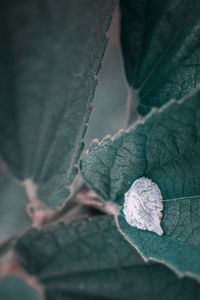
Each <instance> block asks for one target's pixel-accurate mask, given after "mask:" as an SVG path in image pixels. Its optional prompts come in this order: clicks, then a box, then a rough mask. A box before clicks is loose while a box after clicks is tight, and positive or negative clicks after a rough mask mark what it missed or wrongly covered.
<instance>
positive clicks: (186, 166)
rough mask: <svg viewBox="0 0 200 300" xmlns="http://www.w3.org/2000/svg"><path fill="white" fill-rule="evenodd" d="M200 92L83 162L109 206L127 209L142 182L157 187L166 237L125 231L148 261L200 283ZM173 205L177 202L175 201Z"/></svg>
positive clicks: (96, 147)
mask: <svg viewBox="0 0 200 300" xmlns="http://www.w3.org/2000/svg"><path fill="white" fill-rule="evenodd" d="M199 116H200V91H199V90H197V91H196V92H195V93H194V94H193V95H191V96H189V97H188V98H185V99H184V100H181V101H179V102H170V103H169V104H168V105H166V106H165V107H163V108H162V109H161V110H159V111H155V112H154V113H152V114H150V115H149V116H148V117H146V118H145V119H144V121H143V122H138V123H137V124H136V125H135V126H134V127H132V128H130V129H129V130H127V131H126V132H122V133H120V134H118V135H117V136H115V137H114V138H113V139H111V138H107V139H105V140H103V141H102V142H101V143H100V144H98V143H96V142H95V143H93V144H92V146H91V148H90V150H89V152H88V153H87V154H86V155H85V156H84V158H83V160H82V162H81V171H82V175H83V177H84V178H85V180H86V181H87V182H88V183H89V185H90V186H91V187H93V188H94V189H95V191H96V192H97V193H98V194H99V195H101V197H102V198H103V199H104V200H106V201H109V200H111V201H113V202H115V203H117V204H118V205H119V206H120V207H122V206H123V202H124V193H125V192H126V191H127V190H128V189H129V188H130V186H131V185H132V183H133V182H134V181H135V180H136V179H137V178H139V177H142V176H144V177H147V178H150V179H152V180H153V182H155V183H156V184H157V185H158V186H159V188H160V190H161V193H162V196H163V199H164V201H163V204H164V211H163V219H162V224H161V225H162V228H163V231H164V235H163V236H161V237H159V236H157V235H156V234H155V233H152V232H147V231H143V230H138V229H136V228H134V227H131V226H130V225H128V224H127V223H126V221H125V219H124V216H123V214H122V213H120V216H119V224H118V225H119V229H120V230H121V232H122V233H123V234H124V235H125V237H126V238H127V239H128V240H129V242H130V243H131V244H133V245H135V246H136V247H137V248H138V249H139V251H140V252H141V253H142V254H143V255H144V256H145V257H146V258H153V259H156V260H159V261H164V262H165V263H166V264H168V265H170V266H171V267H172V268H174V269H176V270H177V271H178V272H180V273H183V274H190V275H191V276H194V277H198V278H199V277H200V257H199V251H200V238H199V237H200V218H199V215H200V196H199V195H200V185H199V182H200V168H199V165H200V151H199V147H200V144H199V141H200V135H199V133H200V118H199ZM170 199H171V200H170Z"/></svg>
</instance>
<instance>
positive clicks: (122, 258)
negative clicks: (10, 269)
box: [15, 216, 200, 300]
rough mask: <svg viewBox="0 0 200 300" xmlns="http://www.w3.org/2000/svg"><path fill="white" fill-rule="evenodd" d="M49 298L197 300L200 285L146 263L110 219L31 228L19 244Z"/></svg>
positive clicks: (19, 253) (24, 261)
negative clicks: (38, 228)
mask: <svg viewBox="0 0 200 300" xmlns="http://www.w3.org/2000/svg"><path fill="white" fill-rule="evenodd" d="M15 252H16V254H17V257H18V260H19V262H20V263H21V265H22V266H23V267H24V268H25V270H26V271H27V272H28V273H30V274H32V275H34V276H36V277H37V278H38V279H39V281H40V282H41V283H42V284H43V286H44V288H45V296H46V297H45V299H46V300H55V299H57V300H64V299H70V300H71V299H73V300H75V299H76V300H79V299H89V300H90V299H91V300H92V299H102V300H103V299H130V300H132V299H137V300H147V299H148V300H149V299H154V300H157V299H159V300H160V299H162V300H165V299H166V300H172V299H180V300H183V299H185V300H186V299H188V298H189V299H194V300H196V299H198V298H199V297H200V286H199V284H198V283H197V282H195V281H194V280H192V279H189V278H184V279H179V278H178V277H177V276H176V275H175V274H174V273H173V272H172V271H170V270H169V269H168V268H166V267H165V266H163V265H160V264H158V263H145V262H144V261H143V260H142V259H141V257H140V256H139V255H138V253H137V252H136V251H135V250H134V249H133V248H132V247H131V246H130V245H129V243H127V241H125V240H124V238H123V237H122V236H121V235H120V233H119V232H118V231H117V229H116V226H115V223H114V220H113V218H112V217H110V216H103V217H96V218H93V219H90V220H79V221H76V222H73V223H71V224H69V225H64V224H63V223H60V224H57V225H54V226H51V227H49V228H46V229H42V230H32V231H30V232H29V233H28V234H26V235H24V236H23V237H22V238H21V239H20V240H18V242H17V244H16V246H15Z"/></svg>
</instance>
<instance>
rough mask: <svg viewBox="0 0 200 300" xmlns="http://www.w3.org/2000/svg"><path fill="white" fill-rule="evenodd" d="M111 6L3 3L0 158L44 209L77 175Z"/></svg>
mask: <svg viewBox="0 0 200 300" xmlns="http://www.w3.org/2000/svg"><path fill="white" fill-rule="evenodd" d="M116 2H117V1H116V0H109V1H106V0H100V1H93V0H83V1H81V2H80V3H78V5H77V2H76V1H65V0H61V1H54V0H50V1H42V2H41V1H40V0H37V1H32V0H27V1H22V0H20V1H17V2H16V1H14V0H10V1H3V2H2V3H1V10H0V41H1V44H2V47H1V51H0V76H1V82H0V144H1V155H2V157H3V159H4V161H5V162H6V163H7V164H8V166H9V168H10V170H11V171H12V172H13V173H14V175H15V176H16V177H18V178H19V179H20V180H24V179H27V178H28V179H32V181H33V183H34V184H36V186H37V191H38V196H39V198H40V200H42V201H43V202H44V203H45V204H47V205H48V206H50V207H56V206H57V205H59V204H61V203H62V202H63V201H64V199H66V197H67V196H68V194H69V191H68V190H67V187H68V186H69V185H70V183H71V182H72V180H73V179H74V177H75V175H76V173H77V167H76V164H77V163H78V160H79V157H80V154H81V151H82V148H83V142H82V140H83V137H84V135H85V131H86V127H87V122H88V119H89V115H90V112H91V107H92V99H93V94H94V90H95V86H96V84H97V79H96V74H97V73H98V70H99V67H100V63H101V59H102V56H103V52H104V48H105V45H106V39H107V38H106V34H105V33H106V31H107V30H108V27H109V23H110V20H111V14H112V11H113V10H114V7H115V4H116Z"/></svg>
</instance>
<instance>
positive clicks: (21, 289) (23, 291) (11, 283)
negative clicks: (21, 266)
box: [0, 276, 40, 300]
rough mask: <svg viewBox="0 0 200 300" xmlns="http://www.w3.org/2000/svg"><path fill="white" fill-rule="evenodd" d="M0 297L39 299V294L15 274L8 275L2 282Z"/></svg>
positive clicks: (7, 298)
mask: <svg viewBox="0 0 200 300" xmlns="http://www.w3.org/2000/svg"><path fill="white" fill-rule="evenodd" d="M0 298H1V299H2V300H16V299H26V300H39V299H40V297H39V295H38V294H37V293H36V292H35V291H34V290H32V289H31V288H29V287H28V286H27V285H26V284H25V283H24V282H23V281H21V280H20V279H19V278H16V277H14V276H10V277H7V278H6V279H4V280H3V281H1V282H0Z"/></svg>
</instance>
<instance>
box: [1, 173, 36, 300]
mask: <svg viewBox="0 0 200 300" xmlns="http://www.w3.org/2000/svg"><path fill="white" fill-rule="evenodd" d="M0 195H1V198H0V207H1V209H0V243H2V242H4V241H5V240H6V239H8V238H10V237H11V236H12V235H14V234H17V233H19V232H20V231H22V230H24V229H25V228H26V227H28V226H30V225H31V219H30V218H29V217H28V215H27V212H26V207H27V204H28V203H29V199H28V197H27V195H26V192H25V189H24V187H22V186H20V185H18V184H17V182H15V181H14V180H13V179H12V178H9V177H5V178H0ZM0 299H1V297H0Z"/></svg>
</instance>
